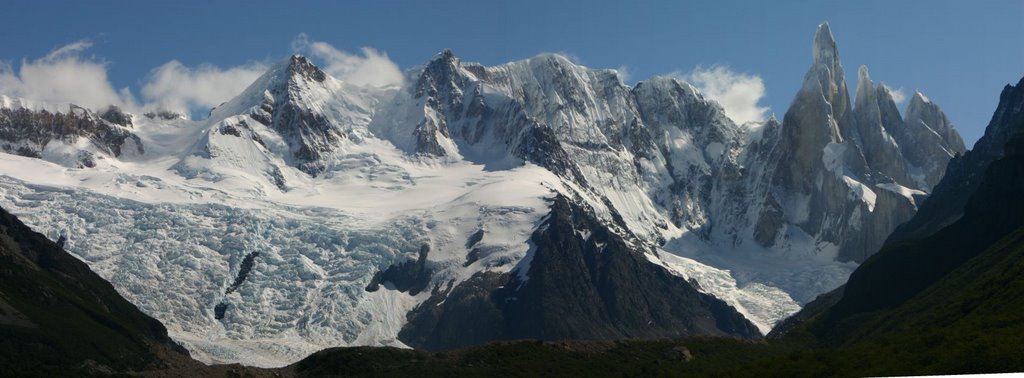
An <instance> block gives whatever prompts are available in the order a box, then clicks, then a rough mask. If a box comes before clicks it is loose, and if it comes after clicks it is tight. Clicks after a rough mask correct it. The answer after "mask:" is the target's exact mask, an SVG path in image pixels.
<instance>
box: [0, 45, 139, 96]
mask: <svg viewBox="0 0 1024 378" xmlns="http://www.w3.org/2000/svg"><path fill="white" fill-rule="evenodd" d="M89 47H92V42H90V41H88V40H81V41H77V42H74V43H71V44H68V45H65V46H61V47H58V48H56V49H54V50H53V51H50V52H49V53H48V54H46V56H44V57H42V58H39V59H36V60H32V61H29V60H26V59H23V60H22V61H21V67H19V69H18V70H17V71H15V70H14V68H13V67H12V65H11V64H10V63H6V62H0V94H5V95H9V96H14V97H24V98H28V99H33V100H39V101H47V102H73V103H75V104H78V105H81V106H85V107H88V108H93V109H99V108H103V107H107V106H109V105H117V106H120V107H123V108H128V109H132V108H135V106H136V105H135V99H134V97H133V96H132V94H131V92H130V91H129V90H128V88H122V89H120V90H118V89H115V88H114V86H113V85H111V84H110V81H109V80H108V79H107V63H106V62H103V61H100V60H97V59H92V58H83V57H82V52H84V51H85V50H86V49H88V48H89Z"/></svg>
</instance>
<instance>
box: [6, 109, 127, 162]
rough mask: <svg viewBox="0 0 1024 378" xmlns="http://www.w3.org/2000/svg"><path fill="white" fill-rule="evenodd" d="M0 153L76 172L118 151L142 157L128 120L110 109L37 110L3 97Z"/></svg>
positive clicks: (116, 154) (114, 155)
mask: <svg viewBox="0 0 1024 378" xmlns="http://www.w3.org/2000/svg"><path fill="white" fill-rule="evenodd" d="M64 146H68V147H70V148H65V147H64ZM0 149H2V151H3V152H6V153H11V154H17V155H22V156H28V157H36V158H43V159H46V160H49V161H52V162H54V163H58V164H62V165H67V166H71V167H77V168H86V167H89V168H91V167H94V166H96V160H98V159H103V158H116V157H118V156H121V154H122V153H123V152H135V153H138V154H142V153H143V152H144V149H143V146H142V141H141V140H140V139H139V137H138V136H136V135H135V134H134V133H133V132H132V120H131V116H130V115H128V114H127V113H124V112H122V111H121V110H120V109H118V108H116V107H113V106H111V107H109V108H107V109H106V110H104V111H103V112H101V113H100V114H97V113H95V112H93V111H91V110H89V109H85V108H82V107H79V106H76V105H74V104H66V105H49V104H47V105H41V104H33V103H30V102H27V101H24V100H20V99H13V98H10V97H6V96H0Z"/></svg>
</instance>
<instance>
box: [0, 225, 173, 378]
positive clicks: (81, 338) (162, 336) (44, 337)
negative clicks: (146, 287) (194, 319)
mask: <svg viewBox="0 0 1024 378" xmlns="http://www.w3.org/2000/svg"><path fill="white" fill-rule="evenodd" d="M173 354H178V355H179V358H181V359H185V358H187V356H188V352H186V351H185V350H184V349H183V348H181V347H180V346H178V345H177V344H175V343H174V342H173V341H171V339H170V338H169V337H167V330H166V329H165V328H164V326H163V325H161V324H160V322H158V321H156V320H155V319H153V318H151V317H149V316H147V315H146V314H143V313H142V312H141V311H139V310H138V308H136V307H135V306H134V305H132V304H131V303H128V301H126V300H125V299H124V298H122V297H121V296H120V295H119V294H118V293H117V291H115V290H114V287H113V286H111V285H110V284H109V283H108V282H106V281H104V280H103V279H102V278H100V277H99V276H97V275H96V274H94V273H93V272H92V271H91V270H89V267H88V266H86V265H85V263H83V262H81V261H79V260H78V259H76V258H74V257H72V256H71V255H69V254H68V253H67V252H64V251H63V250H62V249H61V248H60V247H59V246H57V244H55V243H53V242H52V241H50V240H48V239H47V238H46V237H44V236H43V235H41V234H38V233H36V232H34V231H32V230H30V229H29V228H28V227H26V226H25V225H24V224H22V223H21V222H20V221H19V220H18V219H17V218H15V217H14V216H13V215H11V214H10V213H8V212H7V211H6V210H3V209H0V375H8V374H12V373H13V374H22V373H25V372H28V371H33V372H36V373H40V374H43V373H44V372H48V371H49V372H53V373H60V372H63V373H62V374H64V373H72V372H75V373H74V374H76V375H77V374H83V373H88V374H103V373H111V372H123V371H131V370H143V369H152V368H157V367H161V366H163V365H164V361H163V360H162V359H163V358H164V357H166V356H168V355H173Z"/></svg>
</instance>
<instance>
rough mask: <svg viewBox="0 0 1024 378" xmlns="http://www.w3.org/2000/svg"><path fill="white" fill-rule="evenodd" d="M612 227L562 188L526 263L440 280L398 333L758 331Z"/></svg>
mask: <svg viewBox="0 0 1024 378" xmlns="http://www.w3.org/2000/svg"><path fill="white" fill-rule="evenodd" d="M609 227H614V226H607V225H603V224H601V223H600V222H599V221H598V220H597V218H596V217H595V216H594V215H593V214H591V213H590V212H589V211H588V210H587V209H585V208H583V207H581V206H579V205H576V204H574V203H573V202H572V201H569V200H568V199H566V198H564V197H561V196H559V197H557V198H556V199H555V201H554V203H553V205H552V207H551V213H550V215H549V217H548V219H547V221H546V222H545V223H544V224H543V225H542V226H541V227H540V228H538V230H537V231H536V232H535V233H534V234H533V236H532V238H531V242H532V244H533V245H534V250H533V252H532V253H533V256H532V257H527V259H528V260H529V262H528V263H526V264H524V265H521V266H520V267H518V268H517V270H513V271H512V272H511V273H508V274H495V273H480V274H477V275H476V276H474V277H473V278H471V279H469V280H467V281H465V282H463V283H461V284H459V285H457V286H456V287H454V288H449V289H447V290H450V292H448V293H446V291H447V290H442V289H441V288H437V289H435V293H434V296H433V297H432V298H431V299H429V300H427V301H426V302H424V303H423V304H422V305H420V306H419V308H417V309H416V310H414V311H413V312H412V313H410V315H409V324H408V325H407V326H406V327H405V328H404V329H403V330H402V332H401V333H399V337H400V338H401V339H402V340H403V341H404V342H406V343H407V344H408V345H411V346H413V347H416V348H422V349H427V350H436V349H449V348H455V347H462V346H468V345H473V344H480V343H484V342H487V341H491V340H513V339H542V340H562V339H592V340H611V339H622V338H652V337H681V336H693V335H716V336H733V337H741V338H759V337H760V333H759V332H758V330H757V328H756V327H755V326H754V325H753V324H751V323H750V322H749V321H747V320H746V319H745V318H743V316H742V315H740V314H739V313H738V312H736V310H735V309H733V308H732V307H730V306H729V305H727V304H726V303H725V302H723V301H721V300H719V299H717V298H714V297H712V296H710V295H707V294H703V293H701V292H699V291H697V290H696V289H695V288H694V287H693V286H692V285H691V284H690V283H689V282H687V281H686V280H685V279H683V278H680V277H677V276H674V275H672V274H671V273H669V272H668V271H667V270H665V269H664V268H662V267H660V266H657V265H655V264H653V263H651V262H650V261H648V260H647V258H645V257H644V256H643V255H642V253H641V252H640V251H638V250H637V249H636V248H635V247H632V246H631V245H630V243H629V242H628V241H627V240H624V239H623V238H622V237H620V236H618V234H617V233H615V232H612V231H610V230H609ZM521 270H525V272H522V271H521Z"/></svg>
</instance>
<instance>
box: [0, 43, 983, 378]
mask: <svg viewBox="0 0 1024 378" xmlns="http://www.w3.org/2000/svg"><path fill="white" fill-rule="evenodd" d="M812 58H813V63H812V66H811V68H810V70H809V71H808V73H807V75H806V77H805V79H804V85H803V87H802V89H801V90H800V92H799V93H798V94H797V96H796V98H795V99H794V101H793V105H792V107H791V108H790V109H789V111H787V112H786V115H785V118H784V119H783V120H782V122H779V121H777V120H775V119H774V118H773V119H770V120H768V121H766V122H764V123H762V124H746V125H737V124H736V123H735V122H733V121H732V120H730V119H729V118H728V117H727V116H726V115H725V112H724V111H723V110H722V108H721V107H720V106H719V105H718V104H717V103H715V102H714V101H712V100H710V99H708V98H706V97H705V96H704V95H703V94H701V93H700V91H698V90H697V89H696V88H694V87H693V86H692V85H690V84H687V83H685V82H682V81H679V80H678V79H675V78H669V77H656V78H652V79H649V80H645V81H641V82H638V83H637V84H635V85H633V86H629V85H626V84H625V83H623V81H622V79H621V78H620V76H619V74H618V73H617V72H616V71H614V70H598V69H591V68H587V67H584V66H581V65H578V64H575V63H573V62H571V61H570V60H568V59H566V58H565V57H562V56H559V55H551V54H548V55H540V56H537V57H534V58H530V59H526V60H522V61H516V62H511V63H507V64H503V65H499V66H494V67H486V66H483V65H480V64H476V63H468V62H463V61H462V60H461V59H459V58H458V57H456V56H455V55H454V54H453V53H452V52H451V51H448V50H446V51H443V52H441V53H439V54H438V55H436V56H435V57H433V59H431V60H430V61H429V62H427V63H426V64H424V65H422V66H420V67H417V68H414V69H412V70H410V71H409V72H408V73H407V80H406V84H405V85H403V86H401V87H392V88H370V87H360V86H355V85H351V84H349V83H345V82H341V81H339V80H336V79H335V78H332V77H331V76H330V75H328V74H326V73H325V72H323V71H322V70H320V69H319V68H317V67H316V66H315V65H314V64H313V63H312V62H310V61H309V60H308V59H306V58H304V57H300V56H295V57H292V58H290V59H289V60H287V61H285V62H282V63H281V64H278V65H276V66H274V67H272V68H271V69H270V70H269V71H268V72H267V73H266V74H264V75H263V76H262V77H260V78H259V79H257V80H256V81H255V82H254V83H253V84H252V85H250V86H249V87H248V88H247V89H246V90H245V91H243V92H242V93H241V94H239V95H238V96H237V97H235V98H234V99H232V100H230V101H228V102H226V103H225V104H222V105H221V106H218V107H217V108H215V109H213V110H212V111H211V113H210V117H209V118H208V119H207V120H203V121H189V120H185V119H181V118H177V117H175V116H174V115H173V114H163V113H160V114H149V115H143V116H137V115H128V114H125V113H123V112H120V111H116V112H114V113H111V112H112V111H108V112H105V113H102V115H101V116H96V115H95V114H94V113H92V112H89V111H86V110H76V109H80V108H71V107H68V108H62V107H55V106H53V105H37V106H25V105H17V104H25V103H29V102H28V101H25V100H16V99H6V98H5V99H4V102H3V105H4V107H3V109H4V110H3V112H4V113H0V115H3V116H6V118H0V139H3V140H4V141H5V142H4V143H8V144H9V145H11V146H16V147H12V148H13V149H7V150H8V151H16V150H17V146H30V148H35V150H39V151H48V150H60V151H72V152H74V153H77V151H93V149H100V150H102V151H107V153H105V154H104V155H103V156H104V160H105V161H106V164H104V165H97V166H95V167H93V168H82V167H79V165H78V164H77V163H74V162H71V163H69V161H68V160H66V159H64V158H57V157H54V155H53V154H47V153H36V154H27V153H22V154H21V155H28V156H30V157H23V156H15V155H10V154H4V155H0V162H2V163H0V167H2V168H0V174H2V175H3V176H0V205H2V206H3V207H4V208H6V209H9V210H10V211H11V212H12V213H15V214H18V215H19V216H20V217H22V218H23V219H24V220H25V221H26V223H28V224H30V225H32V226H33V227H34V228H36V229H39V230H40V231H44V232H46V233H48V234H50V235H58V234H61V233H64V234H66V235H67V239H68V242H67V248H68V250H69V251H70V252H72V253H74V254H76V255H77V256H78V257H80V258H81V259H83V260H84V261H86V262H87V263H89V265H90V267H92V268H93V269H94V270H96V271H97V272H98V273H99V274H100V275H101V276H103V277H104V278H106V279H108V280H110V281H111V282H112V283H113V285H114V286H115V287H116V288H117V289H118V290H119V291H120V292H121V293H122V294H123V295H124V296H125V297H126V298H128V299H129V300H131V301H132V302H133V303H136V304H137V305H138V306H139V307H140V308H141V309H142V310H144V311H145V312H147V313H148V314H150V315H152V316H154V317H155V318H157V319H159V320H161V321H162V322H164V323H165V324H166V325H167V327H168V330H169V332H170V334H171V335H172V336H173V337H174V338H175V339H176V340H177V341H179V342H181V343H182V344H183V345H185V346H186V347H187V348H189V349H190V351H191V352H192V353H193V355H194V356H196V357H197V358H199V359H201V360H203V361H206V362H242V363H247V364H255V365H261V366H280V365H284V364H287V363H290V362H294V361H296V360H298V359H299V358H302V357H304V356H305V355H307V354H309V353H311V352H313V351H316V350H318V349H322V348H325V347H329V346H339V345H398V346H413V347H419V348H428V349H430V348H446V347H453V346H461V345H469V344H472V343H477V342H483V341H488V340H497V339H510V338H523V337H531V338H595V339H601V338H622V337H659V336H686V335H730V336H736V337H758V336H759V335H758V333H766V332H767V331H768V330H769V329H770V328H771V326H772V325H773V324H774V323H775V322H776V321H778V320H780V319H782V318H784V317H785V316H787V315H789V314H792V313H793V312H795V311H797V310H798V309H799V308H800V305H801V304H803V303H806V302H808V301H810V300H811V299H813V298H814V296H816V295H817V294H820V293H824V292H827V291H829V290H831V289H834V288H835V287H836V286H838V285H840V284H841V283H842V282H844V281H845V279H846V276H847V275H848V274H849V273H850V271H852V269H853V268H854V267H855V266H856V262H858V261H862V260H863V259H864V258H866V257H867V256H868V255H869V254H871V253H872V252H874V251H875V250H877V248H878V247H879V246H880V245H881V244H882V242H883V241H884V238H885V237H886V235H888V234H889V232H890V231H891V230H892V229H893V228H895V227H896V226H897V225H898V224H900V223H901V222H903V221H905V220H907V219H909V218H910V216H912V215H913V214H914V212H915V211H916V209H917V205H918V203H920V201H921V200H922V199H923V198H924V197H925V195H926V194H927V193H928V192H929V191H930V189H931V185H933V184H934V183H936V182H938V181H939V178H940V177H941V175H942V173H943V170H942V169H941V167H944V166H945V162H946V161H948V160H949V159H951V158H953V157H954V156H956V155H957V154H961V153H963V149H964V148H963V142H962V141H961V140H960V139H959V136H958V135H957V134H956V131H955V130H953V129H952V127H951V126H950V125H949V122H948V120H946V119H945V116H944V115H943V114H942V113H941V110H939V109H938V107H937V106H935V105H934V104H933V103H931V102H929V101H927V99H926V98H925V97H924V96H923V95H920V94H918V95H915V97H914V99H912V100H911V103H910V106H909V107H908V109H907V110H906V111H905V113H904V114H905V115H906V117H905V118H904V117H901V115H900V113H899V112H898V111H897V110H896V104H895V102H894V101H893V99H892V96H891V94H890V93H889V92H888V90H887V89H886V88H885V87H884V86H882V85H878V86H876V85H875V84H874V83H873V82H872V81H871V79H870V77H869V76H868V72H867V69H866V68H862V69H861V70H860V74H859V79H858V88H857V93H856V97H855V102H854V103H853V104H851V101H850V98H849V91H848V90H847V88H846V83H845V79H844V73H843V69H842V66H841V64H840V61H839V53H838V49H837V47H836V43H835V41H834V39H833V37H832V34H831V31H830V30H829V28H828V26H827V25H822V26H821V27H819V29H818V31H817V33H816V35H815V39H814V43H813V47H812ZM18 112H20V113H18ZM22 113H23V114H22ZM10 114H22V115H19V116H18V117H14V116H11V115H10ZM54 114H56V115H54ZM54 117H57V118H61V119H74V120H79V119H83V120H90V122H91V123H78V124H75V125H77V126H74V127H69V128H70V130H71V131H70V132H69V131H66V130H65V129H66V128H61V129H57V130H56V131H50V132H48V133H43V134H36V133H35V131H34V130H43V129H45V128H44V127H43V126H44V125H45V124H48V122H50V121H49V119H52V118H54ZM904 119H905V121H904ZM76 122H78V121H76ZM83 122H84V121H83ZM115 131H116V133H120V134H116V135H123V137H122V138H121V139H116V138H112V137H107V136H106V135H111V134H115ZM65 135H73V136H75V137H74V138H70V137H66V136H65ZM76 138H77V139H76ZM81 140H88V141H91V143H92V144H91V145H85V144H83V143H82V142H81ZM97 143H98V144H97ZM126 146H127V147H126ZM115 147H118V148H116V149H115ZM129 147H130V148H129ZM126 148H128V149H132V150H133V151H135V150H137V151H138V153H134V152H133V153H132V154H127V153H125V152H124V151H125V149H126ZM119 151H120V152H119ZM68 153H71V152H68ZM76 156H77V155H76ZM36 158H41V159H36ZM54 163H56V164H54ZM453 330H458V331H459V332H457V333H456V332H454V331H453Z"/></svg>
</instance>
